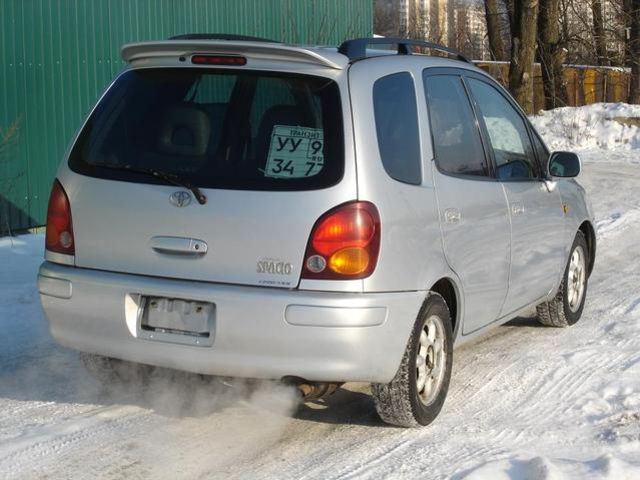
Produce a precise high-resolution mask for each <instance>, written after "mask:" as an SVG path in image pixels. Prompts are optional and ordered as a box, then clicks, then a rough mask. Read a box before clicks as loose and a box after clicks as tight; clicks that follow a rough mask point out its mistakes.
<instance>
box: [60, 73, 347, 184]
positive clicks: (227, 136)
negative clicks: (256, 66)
mask: <svg viewBox="0 0 640 480" xmlns="http://www.w3.org/2000/svg"><path fill="white" fill-rule="evenodd" d="M69 165H70V167H71V169H73V170H74V171H76V172H78V173H82V174H86V175H90V176H94V177H99V178H109V179H114V180H122V181H131V182H140V183H162V182H161V181H160V180H156V179H155V178H153V177H150V176H148V175H142V174H140V173H136V172H134V171H127V170H124V169H123V167H124V168H129V169H131V170H136V169H137V170H140V169H147V170H148V169H154V170H160V171H162V172H163V173H166V174H169V175H174V176H177V177H179V178H180V180H183V181H186V182H189V183H191V184H192V185H194V186H198V187H203V188H225V189H243V190H311V189H319V188H326V187H329V186H331V185H334V184H336V183H337V182H339V181H340V179H341V178H342V175H343V172H344V139H343V124H342V108H341V103H340V93H339V88H338V86H337V84H336V83H335V82H333V81H332V80H330V79H326V78H321V77H313V76H304V75H295V74H287V73H272V72H257V71H241V72H240V71H235V70H214V69H202V68H184V69H182V68H181V69H175V68H174V69H140V70H131V71H128V72H125V73H124V74H123V75H122V76H120V77H119V78H118V80H117V81H116V82H115V84H114V86H113V87H112V88H111V89H110V90H109V92H108V93H107V94H106V95H105V97H104V98H103V100H102V101H101V102H100V104H99V105H98V106H97V107H96V109H95V111H94V113H93V114H92V115H91V117H90V119H89V121H88V122H87V124H86V126H85V128H84V129H83V131H82V132H81V134H80V136H79V138H78V141H77V142H76V144H75V145H74V147H73V149H72V152H71V157H70V161H69Z"/></svg>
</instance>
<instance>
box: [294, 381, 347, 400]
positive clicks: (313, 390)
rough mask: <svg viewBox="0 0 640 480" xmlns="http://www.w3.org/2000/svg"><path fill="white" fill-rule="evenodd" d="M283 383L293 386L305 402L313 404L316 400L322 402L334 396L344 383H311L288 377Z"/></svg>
mask: <svg viewBox="0 0 640 480" xmlns="http://www.w3.org/2000/svg"><path fill="white" fill-rule="evenodd" d="M283 381H284V382H285V383H287V384H289V385H293V386H295V387H296V388H297V389H298V392H300V396H301V397H302V400H303V401H304V402H312V401H314V400H321V399H323V398H327V397H328V396H330V395H332V394H334V393H335V392H336V390H338V389H339V388H340V387H341V386H342V385H344V383H343V382H340V383H337V382H309V381H307V380H304V379H302V378H296V377H288V378H284V379H283Z"/></svg>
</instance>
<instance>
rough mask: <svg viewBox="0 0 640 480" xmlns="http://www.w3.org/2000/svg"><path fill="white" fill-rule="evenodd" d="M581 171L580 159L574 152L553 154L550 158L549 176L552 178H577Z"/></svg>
mask: <svg viewBox="0 0 640 480" xmlns="http://www.w3.org/2000/svg"><path fill="white" fill-rule="evenodd" d="M580 170H581V165H580V157H578V155H576V154H575V153H573V152H553V153H552V154H551V157H550V158H549V174H550V175H551V176H552V177H564V178H571V177H577V176H578V175H579V174H580Z"/></svg>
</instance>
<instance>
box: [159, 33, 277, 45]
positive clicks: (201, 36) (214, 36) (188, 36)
mask: <svg viewBox="0 0 640 480" xmlns="http://www.w3.org/2000/svg"><path fill="white" fill-rule="evenodd" d="M169 40H231V41H241V42H268V43H280V42H278V41H277V40H269V39H268V38H261V37H250V36H248V35H236V34H234V33H185V34H184V35H176V36H174V37H169Z"/></svg>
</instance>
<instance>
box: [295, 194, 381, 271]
mask: <svg viewBox="0 0 640 480" xmlns="http://www.w3.org/2000/svg"><path fill="white" fill-rule="evenodd" d="M379 250H380V216H379V215H378V210H377V209H376V207H375V206H374V205H373V204H372V203H369V202H349V203H345V204H344V205H341V206H339V207H337V208H334V209H333V210H330V211H328V212H327V213H325V214H324V215H323V216H322V217H320V219H319V220H318V221H317V222H316V224H315V226H314V227H313V230H312V232H311V237H310V238H309V244H308V246H307V251H306V254H305V256H304V266H303V272H302V278H305V279H314V280H316V279H323V280H356V279H360V278H365V277H368V276H369V275H371V273H373V271H374V269H375V268H376V264H377V262H378V253H379Z"/></svg>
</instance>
